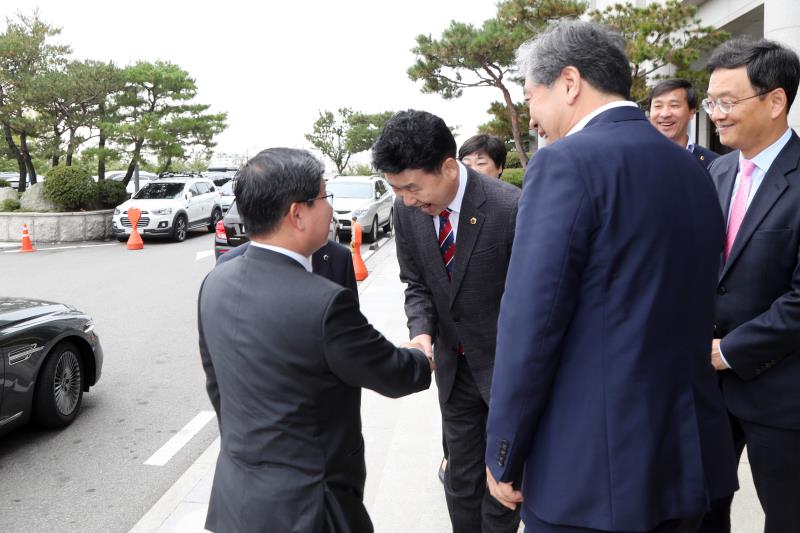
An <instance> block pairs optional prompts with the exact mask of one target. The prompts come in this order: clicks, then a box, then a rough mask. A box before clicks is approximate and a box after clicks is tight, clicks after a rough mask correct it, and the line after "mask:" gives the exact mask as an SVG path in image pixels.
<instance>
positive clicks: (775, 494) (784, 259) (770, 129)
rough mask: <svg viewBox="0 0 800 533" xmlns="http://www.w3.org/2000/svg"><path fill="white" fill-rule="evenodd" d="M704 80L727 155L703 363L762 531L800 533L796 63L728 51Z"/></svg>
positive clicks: (745, 45) (725, 514)
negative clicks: (716, 387)
mask: <svg viewBox="0 0 800 533" xmlns="http://www.w3.org/2000/svg"><path fill="white" fill-rule="evenodd" d="M708 69H709V70H710V71H711V78H710V80H709V83H708V98H706V100H705V101H704V102H703V107H704V108H705V110H706V112H708V114H709V115H710V116H711V120H713V121H714V124H716V126H717V131H718V132H719V138H720V141H721V142H722V144H724V145H726V146H730V147H731V148H735V149H736V150H735V151H734V152H731V153H730V154H727V155H724V156H722V157H720V158H719V159H717V160H716V161H714V164H713V165H711V168H709V172H710V173H711V177H712V178H713V179H714V182H715V184H716V186H717V190H718V193H719V202H720V205H721V206H722V212H723V214H724V215H725V218H726V220H727V243H726V247H725V251H724V252H723V254H722V266H721V269H720V272H719V277H718V284H717V305H716V325H715V327H714V342H713V345H712V351H711V360H712V363H713V365H714V367H715V368H717V369H718V370H719V378H720V384H721V386H722V394H723V396H724V398H725V403H726V405H727V406H728V410H729V411H730V414H731V422H732V426H733V437H734V440H735V443H736V447H737V451H738V452H739V453H741V451H742V448H743V447H744V446H745V445H746V446H747V457H748V460H749V463H750V470H751V471H752V473H753V481H754V484H755V488H756V493H757V494H758V499H759V501H760V502H761V507H762V508H763V509H764V514H765V516H766V523H765V527H764V531H765V532H766V533H788V532H790V531H792V532H794V531H800V499H798V494H800V262H798V251H800V139H798V137H797V134H796V133H795V132H794V131H792V129H791V128H790V127H789V124H788V120H787V114H788V113H789V109H790V108H791V106H792V102H793V101H794V99H795V96H796V95H797V88H798V83H800V61H799V60H798V57H797V54H796V53H795V52H794V51H792V50H790V49H789V48H787V47H785V46H781V45H780V44H778V43H775V42H772V41H767V40H760V41H748V40H743V39H737V40H733V41H729V42H728V43H725V44H723V45H721V46H720V47H719V48H717V50H715V52H714V53H713V54H712V56H711V59H709V62H708ZM730 504H731V499H730V498H726V499H724V500H722V501H720V502H716V503H715V504H714V509H713V511H712V512H711V513H709V514H708V515H707V516H706V518H705V520H704V522H703V526H702V528H701V531H703V532H704V533H712V532H713V533H718V532H729V531H730Z"/></svg>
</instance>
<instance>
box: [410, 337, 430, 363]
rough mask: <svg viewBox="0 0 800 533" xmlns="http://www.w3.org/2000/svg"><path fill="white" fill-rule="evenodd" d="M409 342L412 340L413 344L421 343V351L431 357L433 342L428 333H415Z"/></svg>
mask: <svg viewBox="0 0 800 533" xmlns="http://www.w3.org/2000/svg"><path fill="white" fill-rule="evenodd" d="M409 342H413V343H415V344H419V345H421V346H422V351H423V352H425V355H427V356H428V358H432V357H433V342H432V341H431V336H430V335H428V334H427V333H423V334H421V335H417V336H416V337H414V338H413V339H411V340H410V341H409Z"/></svg>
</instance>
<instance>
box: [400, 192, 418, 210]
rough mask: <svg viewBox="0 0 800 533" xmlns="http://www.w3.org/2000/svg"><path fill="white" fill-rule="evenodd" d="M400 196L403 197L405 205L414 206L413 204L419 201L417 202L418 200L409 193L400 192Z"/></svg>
mask: <svg viewBox="0 0 800 533" xmlns="http://www.w3.org/2000/svg"><path fill="white" fill-rule="evenodd" d="M400 197H401V198H402V199H403V205H405V206H406V207H413V206H414V204H416V203H417V202H416V201H415V200H414V199H413V198H411V196H410V195H408V194H403V193H400Z"/></svg>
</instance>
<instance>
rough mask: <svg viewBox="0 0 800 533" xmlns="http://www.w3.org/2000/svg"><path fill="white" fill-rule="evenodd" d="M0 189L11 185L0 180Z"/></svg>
mask: <svg viewBox="0 0 800 533" xmlns="http://www.w3.org/2000/svg"><path fill="white" fill-rule="evenodd" d="M0 187H11V184H10V183H9V182H7V181H6V180H0Z"/></svg>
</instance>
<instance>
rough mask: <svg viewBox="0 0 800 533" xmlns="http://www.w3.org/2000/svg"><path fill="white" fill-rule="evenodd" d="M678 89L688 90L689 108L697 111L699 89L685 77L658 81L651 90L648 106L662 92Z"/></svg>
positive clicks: (687, 101)
mask: <svg viewBox="0 0 800 533" xmlns="http://www.w3.org/2000/svg"><path fill="white" fill-rule="evenodd" d="M676 89H684V90H685V91H686V103H687V104H689V109H692V110H694V111H697V91H696V90H695V89H694V85H692V83H691V82H690V81H689V80H684V79H683V78H672V79H670V80H664V81H662V82H659V83H657V84H656V86H655V87H653V90H652V91H650V98H649V100H648V107H649V105H650V104H651V103H652V102H653V98H658V97H659V96H661V95H662V94H666V93H668V92H672V91H674V90H676Z"/></svg>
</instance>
